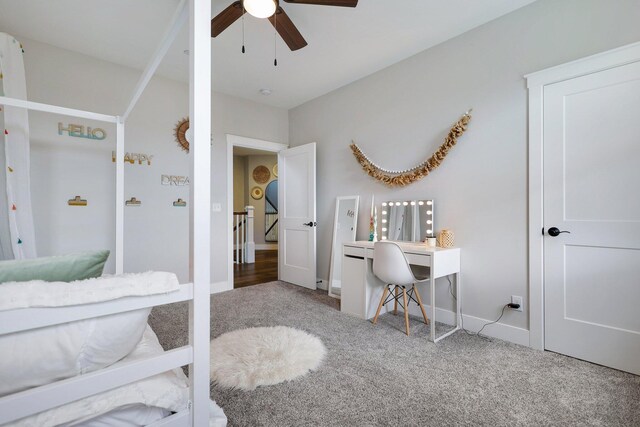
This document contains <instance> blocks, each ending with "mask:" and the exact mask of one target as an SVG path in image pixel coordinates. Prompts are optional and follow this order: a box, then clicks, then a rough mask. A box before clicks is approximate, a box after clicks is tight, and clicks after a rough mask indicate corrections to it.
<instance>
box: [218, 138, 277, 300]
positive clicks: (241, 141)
mask: <svg viewBox="0 0 640 427" xmlns="http://www.w3.org/2000/svg"><path fill="white" fill-rule="evenodd" d="M226 136H227V227H226V234H227V256H228V257H229V258H228V259H227V281H226V282H219V283H226V287H225V288H224V290H229V289H233V256H232V253H233V233H232V229H231V224H233V147H244V148H253V149H256V150H262V151H270V152H272V153H278V152H279V151H281V150H286V149H287V148H289V145H288V144H282V143H279V142H272V141H266V140H264V139H256V138H248V137H246V136H238V135H232V134H229V133H228V134H226ZM256 249H258V247H257V245H256ZM211 289H212V292H213V287H212V288H211ZM218 292H221V291H218Z"/></svg>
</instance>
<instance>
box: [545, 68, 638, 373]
mask: <svg viewBox="0 0 640 427" xmlns="http://www.w3.org/2000/svg"><path fill="white" fill-rule="evenodd" d="M638 111H640V63H638V62H636V63H632V64H628V65H624V66H620V67H616V68H612V69H609V70H606V71H601V72H598V73H593V74H589V75H586V76H583V77H578V78H574V79H571V80H567V81H563V82H560V83H555V84H552V85H548V86H545V88H544V131H543V135H544V226H545V229H544V233H545V237H544V270H545V271H544V292H545V347H546V349H548V350H552V351H556V352H559V353H563V354H567V355H570V356H574V357H577V358H580V359H584V360H588V361H591V362H595V363H599V364H602V365H606V366H610V367H613V368H616V369H621V370H624V371H628V372H632V373H635V374H640V120H638V117H637V114H638ZM552 227H556V228H557V229H558V231H561V232H562V231H568V233H564V232H563V233H561V234H557V233H556V232H554V231H555V230H552ZM569 232H570V233H569ZM554 234H557V235H556V236H555V237H554V236H553V235H554Z"/></svg>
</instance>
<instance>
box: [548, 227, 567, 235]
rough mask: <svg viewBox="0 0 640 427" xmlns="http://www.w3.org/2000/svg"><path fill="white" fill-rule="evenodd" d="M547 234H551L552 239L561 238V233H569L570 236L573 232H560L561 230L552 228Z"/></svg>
mask: <svg viewBox="0 0 640 427" xmlns="http://www.w3.org/2000/svg"><path fill="white" fill-rule="evenodd" d="M547 233H549V236H551V237H556V236H559V235H560V233H568V234H571V232H570V231H566V230H562V231H560V229H559V228H558V227H551V228H550V229H549V230H548V231H547Z"/></svg>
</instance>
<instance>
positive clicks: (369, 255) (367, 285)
mask: <svg viewBox="0 0 640 427" xmlns="http://www.w3.org/2000/svg"><path fill="white" fill-rule="evenodd" d="M396 243H397V244H398V245H400V248H401V249H402V251H403V252H404V254H405V256H406V257H407V260H408V261H409V264H412V265H418V266H424V267H429V273H430V274H429V279H428V280H427V281H425V282H423V283H425V284H428V286H429V292H430V295H431V298H430V303H431V316H430V319H429V320H430V323H431V324H432V325H433V322H435V319H436V305H435V304H434V300H435V295H436V292H435V290H436V288H435V279H437V278H439V277H445V276H448V275H455V281H454V283H455V286H456V292H455V294H456V297H457V300H456V316H455V318H456V320H455V327H454V329H453V330H451V331H449V332H447V333H445V334H442V335H441V336H440V337H437V338H436V331H435V329H436V328H435V327H431V328H430V329H431V337H430V338H431V341H432V342H438V341H440V340H441V339H443V338H445V337H447V336H449V335H451V334H452V333H454V332H455V331H457V330H459V329H460V319H459V317H460V295H461V293H460V249H459V248H435V247H427V246H426V245H425V244H424V243H414V242H396ZM373 253H374V243H373V242H368V241H357V242H348V243H345V244H343V246H342V280H341V282H342V290H341V303H340V310H341V311H342V312H344V313H348V314H351V315H354V316H357V317H360V318H361V319H370V318H372V317H373V316H375V314H376V309H377V308H378V304H379V302H380V298H381V297H382V292H383V290H384V288H385V285H386V283H383V282H382V281H381V280H380V279H378V278H377V277H376V276H375V275H374V274H373ZM384 309H385V310H386V309H387V307H386V306H385V308H384Z"/></svg>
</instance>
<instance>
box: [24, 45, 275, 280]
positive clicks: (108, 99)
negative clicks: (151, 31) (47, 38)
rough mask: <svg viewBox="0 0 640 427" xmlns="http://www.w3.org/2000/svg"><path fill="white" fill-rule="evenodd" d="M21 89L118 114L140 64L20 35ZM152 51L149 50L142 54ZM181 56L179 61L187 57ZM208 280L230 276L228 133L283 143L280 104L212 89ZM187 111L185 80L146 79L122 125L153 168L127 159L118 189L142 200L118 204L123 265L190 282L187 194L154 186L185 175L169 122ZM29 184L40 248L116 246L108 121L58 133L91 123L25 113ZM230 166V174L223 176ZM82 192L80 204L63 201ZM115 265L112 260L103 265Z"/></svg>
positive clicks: (48, 251) (130, 146) (46, 251)
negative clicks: (85, 131)
mask: <svg viewBox="0 0 640 427" xmlns="http://www.w3.org/2000/svg"><path fill="white" fill-rule="evenodd" d="M14 36H16V37H17V38H18V39H19V40H20V41H21V42H22V43H23V45H24V47H25V68H26V74H27V91H28V94H29V98H30V100H32V101H37V102H44V103H50V104H56V105H63V106H67V107H73V108H79V109H84V110H89V111H96V112H102V113H106V114H121V113H122V112H123V111H124V110H125V108H126V106H127V104H128V102H129V98H130V96H131V92H132V90H133V88H134V86H135V84H136V82H137V80H138V78H139V76H140V73H141V72H140V71H138V70H133V69H130V68H126V67H122V66H119V65H116V64H112V63H108V62H105V61H101V60H98V59H95V58H91V57H88V56H85V55H81V54H78V53H75V52H70V51H67V50H63V49H59V48H56V47H53V46H50V45H46V44H43V43H39V42H34V41H31V40H27V39H24V38H22V37H20V35H19V34H15V35H14ZM149 54H151V53H149ZM185 60H186V58H185ZM212 104H213V105H212V110H213V113H212V115H213V119H212V120H213V122H212V128H213V147H212V154H211V157H212V181H213V185H212V202H214V203H216V202H217V203H221V205H222V211H221V212H219V213H212V282H220V281H225V280H226V275H227V256H228V254H227V253H226V252H227V246H226V244H227V241H226V238H225V236H226V234H225V233H226V231H227V228H228V227H229V225H228V224H227V215H226V212H227V208H226V205H227V195H226V188H227V182H226V179H227V170H226V169H227V162H226V137H225V134H226V133H232V134H235V135H243V136H248V137H253V138H259V139H265V140H270V141H278V142H283V143H286V142H287V140H288V117H287V111H286V110H283V109H279V108H273V107H268V106H265V105H260V104H256V103H253V102H249V101H245V100H242V99H238V98H234V97H231V96H228V95H223V94H218V93H214V94H213V99H212ZM187 114H188V87H187V85H186V84H184V83H180V82H175V81H172V80H168V79H165V78H161V77H155V78H154V79H152V81H151V83H150V85H149V87H148V88H147V89H146V91H145V92H144V94H143V96H142V97H141V98H140V101H139V103H138V105H137V107H136V109H135V110H134V111H133V113H132V114H131V116H130V118H129V120H128V122H127V127H126V147H125V150H126V151H127V152H136V153H146V154H152V155H154V158H153V160H152V164H151V166H145V165H137V164H136V165H130V164H125V173H126V176H125V179H126V184H125V196H126V197H127V199H128V198H130V197H132V196H135V197H137V198H138V199H140V200H142V206H140V207H136V208H132V207H129V208H126V211H125V232H126V236H125V270H126V271H145V270H164V271H172V272H175V273H177V274H178V277H179V278H180V280H181V281H182V282H185V281H187V280H188V254H189V247H188V242H189V233H188V209H185V208H176V207H173V206H172V202H173V201H174V200H176V199H177V198H178V197H181V198H182V199H185V200H187V201H188V199H189V197H188V193H189V191H188V188H187V187H167V186H162V185H160V176H161V175H162V174H171V175H188V155H187V154H186V153H185V152H183V151H181V150H180V149H179V148H178V146H177V144H176V143H175V141H174V137H173V128H174V126H175V124H176V123H177V122H178V120H179V119H181V118H182V117H186V116H187ZM30 120H31V122H30V124H31V134H32V187H33V188H32V191H33V199H34V200H33V203H34V209H35V213H34V216H35V223H36V224H35V225H36V239H37V245H38V250H39V253H40V255H52V254H60V253H64V252H69V251H73V250H82V249H98V248H109V249H112V250H113V248H114V244H115V239H114V227H115V225H114V221H115V219H114V210H115V208H114V197H115V196H114V193H115V182H114V181H115V164H114V163H112V162H111V150H113V149H114V145H115V143H114V141H115V139H114V136H115V129H114V126H101V127H103V128H105V130H107V132H108V133H109V137H108V139H107V140H105V141H90V140H84V139H79V138H70V137H60V136H58V134H57V123H58V121H62V122H64V123H65V124H66V123H68V122H71V123H77V124H84V125H92V126H97V125H98V124H97V123H91V122H89V121H86V120H78V119H74V118H66V117H58V116H53V115H48V114H41V113H31V115H30ZM230 172H231V171H229V173H230ZM75 195H81V196H83V197H85V198H87V200H88V201H89V205H88V206H87V207H86V208H78V207H69V206H67V204H66V201H67V200H68V199H69V198H71V197H73V196H75ZM113 269H114V263H113V257H111V258H110V260H109V264H108V267H107V271H109V272H112V271H113Z"/></svg>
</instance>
